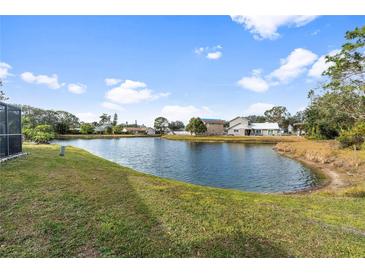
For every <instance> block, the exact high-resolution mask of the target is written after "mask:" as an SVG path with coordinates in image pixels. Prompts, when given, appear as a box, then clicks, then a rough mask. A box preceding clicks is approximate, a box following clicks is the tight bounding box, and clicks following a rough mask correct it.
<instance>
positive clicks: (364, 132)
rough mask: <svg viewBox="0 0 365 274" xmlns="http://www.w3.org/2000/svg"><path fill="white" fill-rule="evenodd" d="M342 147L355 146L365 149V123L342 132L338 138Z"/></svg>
mask: <svg viewBox="0 0 365 274" xmlns="http://www.w3.org/2000/svg"><path fill="white" fill-rule="evenodd" d="M337 140H338V141H339V142H340V144H341V146H342V147H349V146H355V147H356V149H363V148H364V146H365V144H364V143H365V122H360V123H357V124H356V125H355V126H354V127H353V128H352V129H350V130H345V131H342V132H341V135H340V136H339V137H338V138H337Z"/></svg>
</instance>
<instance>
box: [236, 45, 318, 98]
mask: <svg viewBox="0 0 365 274" xmlns="http://www.w3.org/2000/svg"><path fill="white" fill-rule="evenodd" d="M316 60H317V55H316V54H315V53H313V52H311V51H310V50H307V49H303V48H297V49H294V50H293V51H292V52H291V53H290V54H289V55H288V56H287V57H286V58H284V59H281V60H280V63H281V66H280V67H279V68H277V69H275V70H274V71H272V72H271V73H270V74H268V75H266V76H265V77H262V76H261V72H262V71H261V70H260V69H255V70H253V71H252V75H251V76H245V77H243V78H242V79H241V80H239V81H238V82H237V84H238V85H239V86H240V87H242V88H245V89H249V90H252V91H255V92H265V91H267V90H268V89H269V88H270V87H271V86H276V85H279V84H283V83H284V84H285V83H288V82H289V81H291V80H293V79H295V78H297V77H299V76H300V75H301V74H303V73H304V72H305V71H306V70H307V69H308V67H309V66H310V65H312V64H313V63H314V62H315V61H316Z"/></svg>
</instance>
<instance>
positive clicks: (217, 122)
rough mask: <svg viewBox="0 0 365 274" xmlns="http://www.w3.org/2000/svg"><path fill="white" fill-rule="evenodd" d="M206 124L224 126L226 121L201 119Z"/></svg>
mask: <svg viewBox="0 0 365 274" xmlns="http://www.w3.org/2000/svg"><path fill="white" fill-rule="evenodd" d="M201 120H202V121H203V123H205V124H222V125H223V124H224V120H220V119H205V118H204V119H201Z"/></svg>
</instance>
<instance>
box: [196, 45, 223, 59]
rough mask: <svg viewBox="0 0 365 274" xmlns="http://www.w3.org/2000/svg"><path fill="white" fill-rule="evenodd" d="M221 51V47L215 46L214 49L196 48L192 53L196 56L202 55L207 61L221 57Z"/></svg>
mask: <svg viewBox="0 0 365 274" xmlns="http://www.w3.org/2000/svg"><path fill="white" fill-rule="evenodd" d="M222 49H223V47H222V46H221V45H217V46H214V47H199V48H196V49H195V50H194V52H195V54H197V55H202V54H204V56H205V57H206V58H207V59H210V60H218V59H219V58H221V57H222V55H223V53H222Z"/></svg>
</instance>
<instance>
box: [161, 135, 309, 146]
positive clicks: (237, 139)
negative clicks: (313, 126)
mask: <svg viewBox="0 0 365 274" xmlns="http://www.w3.org/2000/svg"><path fill="white" fill-rule="evenodd" d="M161 138H163V139H166V140H171V141H188V142H206V143H247V144H277V143H280V142H289V143H290V142H299V141H302V140H304V138H303V137H298V136H225V135H223V136H221V135H217V136H192V135H162V136H161Z"/></svg>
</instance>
